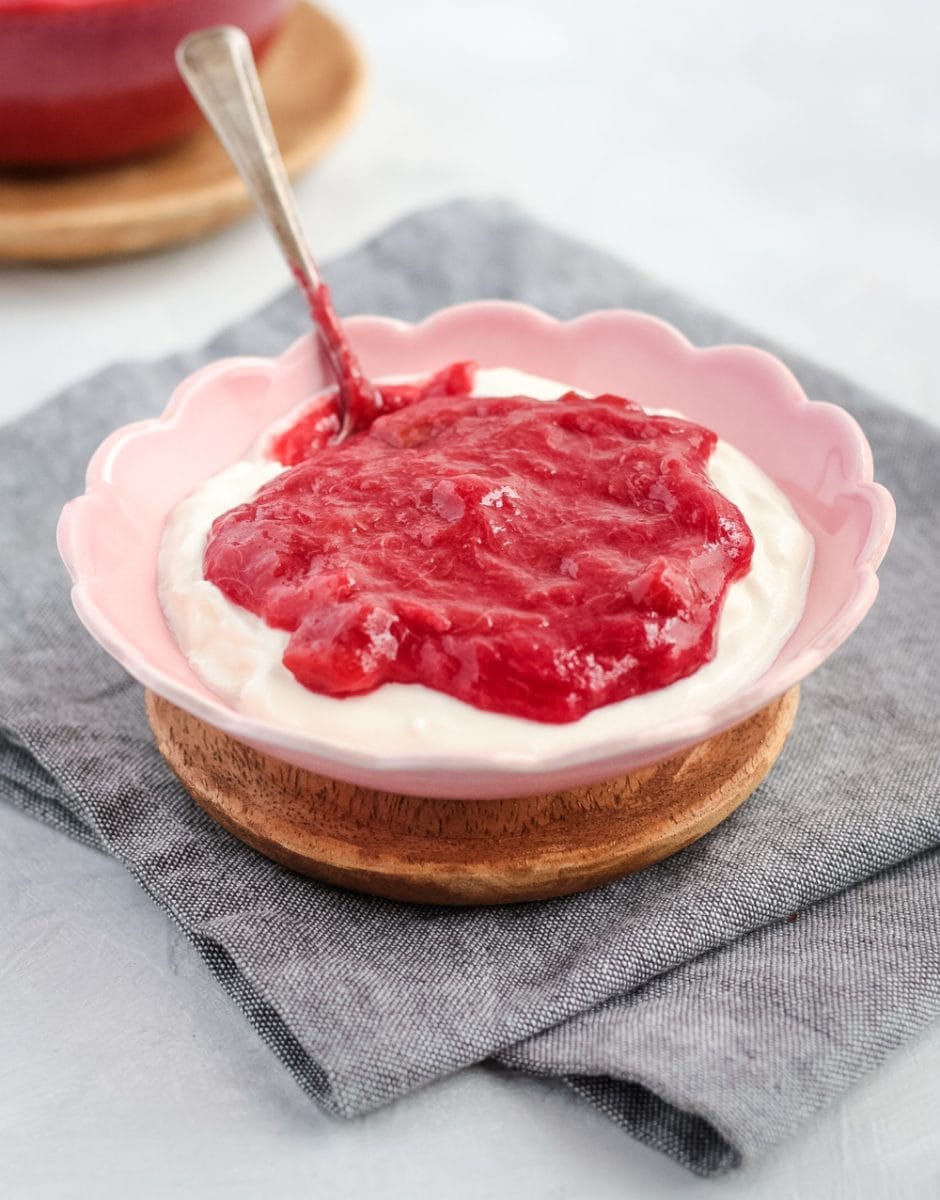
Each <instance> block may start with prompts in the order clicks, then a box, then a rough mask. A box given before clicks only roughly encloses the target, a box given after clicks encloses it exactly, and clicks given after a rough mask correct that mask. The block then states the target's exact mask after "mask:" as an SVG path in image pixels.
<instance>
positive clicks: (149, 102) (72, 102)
mask: <svg viewBox="0 0 940 1200" xmlns="http://www.w3.org/2000/svg"><path fill="white" fill-rule="evenodd" d="M291 2H292V0H0V163H2V164H5V165H13V166H65V165H69V164H75V165H77V164H84V163H95V162H102V161H105V160H107V159H114V158H120V157H122V156H124V155H127V154H134V153H136V152H138V151H141V150H148V149H150V148H151V147H154V146H158V145H160V144H161V143H162V142H167V141H170V140H172V139H173V138H176V137H179V136H180V135H181V134H184V133H187V132H189V131H190V130H192V129H195V128H196V127H197V126H198V124H199V122H200V121H201V120H202V118H201V116H200V114H199V111H198V109H197V108H196V106H195V104H194V103H193V102H192V100H191V99H190V96H189V93H188V92H187V90H186V87H185V85H184V84H183V82H182V80H181V79H180V77H179V75H178V73H177V70H176V64H175V62H174V58H173V51H174V49H175V47H176V44H177V42H178V41H179V40H180V38H182V37H184V36H185V35H186V34H187V33H190V32H191V31H192V30H194V29H200V28H203V27H205V26H209V25H239V26H241V28H242V29H244V30H245V32H246V33H247V34H248V36H249V38H250V39H251V43H252V46H253V48H254V51H255V54H256V55H261V54H263V52H264V50H265V48H266V47H267V45H268V43H269V42H270V41H271V39H272V38H273V36H274V34H275V33H276V31H277V29H278V27H279V25H280V23H281V21H282V19H283V17H284V16H285V14H286V12H287V10H288V8H289V7H290V6H291Z"/></svg>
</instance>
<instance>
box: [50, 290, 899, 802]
mask: <svg viewBox="0 0 940 1200" xmlns="http://www.w3.org/2000/svg"><path fill="white" fill-rule="evenodd" d="M480 317H483V318H487V319H489V318H493V319H496V320H499V321H502V320H503V319H504V318H507V317H516V318H520V317H522V318H525V320H526V321H528V322H531V323H532V324H533V326H538V327H540V328H541V329H542V330H543V331H544V330H546V329H550V330H553V331H555V332H556V333H557V332H558V331H559V330H561V329H567V330H569V331H570V332H571V333H572V334H574V333H575V332H578V331H583V330H584V329H585V328H587V327H589V326H596V327H601V326H604V325H614V326H617V325H620V324H621V323H622V322H629V323H630V324H631V325H634V326H636V327H645V328H646V330H647V331H648V332H651V333H654V334H655V335H657V336H658V337H660V338H661V339H662V340H663V343H664V345H665V346H666V347H667V348H668V350H669V352H670V353H676V354H682V355H693V356H695V357H696V358H698V359H699V360H700V361H706V360H707V361H711V362H716V361H718V360H720V359H728V360H733V359H740V358H741V357H742V356H745V357H747V358H749V359H751V360H753V361H755V362H757V363H759V365H760V367H761V370H762V371H764V372H766V373H767V374H768V377H773V378H774V379H775V381H776V383H777V384H778V385H783V390H785V392H786V394H787V395H788V396H789V398H790V406H791V407H792V408H793V410H794V411H797V410H799V409H803V408H804V407H806V406H809V407H810V408H811V409H813V410H815V411H817V412H820V411H827V412H829V413H831V414H832V415H833V417H834V418H835V419H836V420H837V421H838V424H839V426H840V427H841V430H842V432H843V433H844V434H846V435H848V436H849V438H850V439H851V442H852V445H853V448H854V450H855V451H856V454H857V459H856V462H857V467H858V471H857V476H856V477H855V478H854V479H853V480H852V485H853V489H854V490H855V491H856V492H857V493H858V494H859V495H862V496H864V497H865V499H866V501H867V503H868V505H869V508H870V511H871V518H872V519H871V524H870V527H869V534H868V537H867V539H866V541H865V543H864V545H862V546H861V548H860V549H859V552H858V554H857V556H856V559H855V563H854V568H855V573H856V590H855V593H854V596H853V599H852V602H851V603H850V604H847V605H845V606H844V607H843V608H842V609H841V611H840V612H839V613H838V614H837V616H836V617H835V618H834V619H833V620H832V621H831V622H830V623H829V624H828V625H827V627H826V629H825V630H824V631H823V633H822V634H821V635H820V636H819V637H817V638H816V639H815V640H814V641H812V642H810V643H809V644H808V645H807V646H806V647H804V648H803V650H802V651H801V652H800V653H799V654H798V655H797V656H796V657H795V658H794V659H793V660H792V661H791V662H790V663H789V665H787V666H786V667H779V666H778V664H777V663H776V662H775V663H774V664H773V665H772V666H771V667H770V668H769V669H768V670H767V671H765V672H764V674H763V675H761V676H760V677H759V678H758V679H757V680H756V681H755V682H754V683H753V684H751V685H750V686H749V687H747V688H745V689H744V690H742V691H741V692H738V693H735V694H734V695H733V696H731V697H729V698H728V699H726V700H725V701H723V702H722V703H720V704H717V705H714V706H712V707H710V708H708V709H706V710H704V711H701V712H698V713H695V714H691V715H687V716H684V717H680V718H677V719H675V720H674V721H670V722H668V723H666V724H664V726H663V727H662V729H663V731H664V732H663V733H661V734H660V736H658V737H656V738H655V739H652V740H650V739H645V738H642V737H637V735H635V734H630V733H626V734H624V735H623V736H622V737H618V738H617V739H615V740H611V739H608V740H606V741H605V742H603V743H597V744H593V745H591V746H589V747H587V748H585V749H578V750H572V751H568V752H562V753H556V754H552V753H545V754H527V753H525V754H524V753H520V754H515V753H514V754H511V755H510V754H506V753H497V754H493V755H491V756H489V757H480V756H475V755H474V756H465V755H452V754H440V755H435V754H432V753H424V752H423V753H420V754H398V755H386V754H377V753H375V752H373V751H370V750H369V749H368V748H362V749H361V750H360V749H358V748H357V749H356V750H355V751H350V750H348V749H347V748H345V747H340V746H337V745H336V744H335V743H330V742H327V741H319V740H318V739H317V738H315V737H311V736H309V735H303V734H298V733H295V732H292V731H289V730H285V729H283V728H282V727H280V726H278V725H277V724H276V723H273V722H269V721H265V720H262V719H260V718H256V717H252V716H249V715H247V714H244V713H241V712H238V711H237V710H236V709H234V708H231V707H230V706H229V705H228V704H227V703H226V702H225V701H224V700H223V699H222V698H221V697H213V698H212V699H211V700H209V699H206V698H204V697H202V696H200V695H198V694H196V693H194V692H192V691H191V690H190V689H189V688H187V687H185V686H184V685H182V684H180V683H178V682H177V681H175V680H173V679H172V678H170V677H169V676H167V675H166V674H165V673H164V672H163V671H162V670H161V669H160V668H158V667H155V666H154V665H153V664H151V663H150V662H149V661H148V659H147V657H146V656H145V655H144V654H142V653H141V651H140V650H139V649H138V648H137V647H136V646H135V645H134V644H133V643H132V642H131V641H130V640H129V639H127V638H125V637H124V635H123V634H121V633H120V632H119V631H118V630H117V629H116V628H115V627H114V625H113V624H112V622H111V621H110V620H109V619H108V618H107V617H106V616H105V615H104V614H103V613H102V612H101V610H100V609H99V608H98V606H97V605H96V604H95V603H94V601H93V600H91V599H90V597H89V594H88V585H87V581H88V579H89V578H90V576H91V575H92V574H93V573H94V564H93V563H92V562H91V561H90V559H89V557H88V556H87V555H86V553H85V551H84V547H83V543H82V539H81V537H80V536H78V534H77V530H78V527H79V524H80V522H81V519H82V514H83V511H84V508H85V506H86V505H87V504H88V502H89V501H91V500H92V499H93V498H94V497H95V496H100V495H102V494H107V493H108V492H110V491H112V490H113V489H112V488H111V485H110V483H109V480H108V477H109V475H110V471H111V464H112V463H113V462H114V461H115V459H116V456H118V455H119V454H120V452H121V450H122V448H123V446H124V445H126V444H127V442H128V441H129V440H131V439H137V438H140V437H146V436H147V435H148V434H149V433H152V432H156V431H158V430H164V429H167V428H178V427H180V426H181V425H182V423H183V420H184V418H185V414H186V411H187V409H188V407H189V405H190V403H191V402H192V400H193V397H194V396H197V395H198V394H199V392H200V391H201V390H202V388H203V387H204V386H205V384H206V383H207V382H209V381H211V380H212V379H213V378H214V377H215V376H217V375H219V374H225V373H227V372H229V371H232V370H243V369H246V368H247V369H256V370H259V371H264V372H273V370H274V369H275V368H276V367H278V366H283V365H284V364H285V363H287V362H289V361H290V360H291V359H292V358H293V357H294V356H297V355H298V354H300V353H302V352H303V351H304V350H305V349H306V347H307V345H308V343H309V342H310V340H311V339H312V338H313V337H314V336H315V335H314V334H312V333H305V334H303V335H301V336H300V337H299V338H297V339H295V341H294V342H292V343H291V344H290V345H289V346H288V347H287V349H286V350H284V351H283V352H282V353H281V354H280V355H276V356H273V357H261V356H235V357H229V358H224V359H219V360H216V361H214V362H211V363H208V364H206V365H205V366H203V367H200V368H198V369H197V370H196V371H194V372H193V373H192V374H190V375H189V376H187V377H186V378H185V379H184V380H182V381H181V382H180V384H178V385H177V387H176V388H175V389H174V391H173V393H172V395H171V397H170V400H169V402H168V404H167V406H166V408H165V409H164V411H163V412H162V414H161V415H160V416H158V417H153V418H148V419H145V420H141V421H136V422H132V423H130V424H128V425H124V426H121V427H120V428H119V429H116V430H115V431H114V432H113V433H112V434H110V435H109V436H108V437H107V438H105V440H104V441H103V442H102V443H101V444H100V446H99V447H98V449H97V450H96V451H95V452H94V454H93V455H92V457H91V459H90V461H89V464H88V468H87V471H86V490H85V493H84V494H83V495H81V496H78V497H76V498H75V499H73V500H71V501H69V502H68V503H67V504H66V505H65V507H64V508H63V510H62V513H61V516H60V519H59V524H58V528H57V534H56V536H57V543H58V548H59V553H60V555H61V557H62V559H63V561H64V563H65V565H66V567H67V568H68V571H69V574H70V576H71V579H72V583H73V587H72V602H73V605H74V608H75V611H76V613H77V614H78V616H79V618H80V619H81V621H82V623H83V624H84V625H85V627H86V628H87V629H88V631H89V632H90V633H91V634H92V635H93V636H94V637H95V639H96V640H97V641H98V642H99V643H100V644H101V645H102V646H103V648H104V649H105V650H107V651H108V653H110V654H111V655H112V657H114V658H115V659H116V660H117V661H118V662H119V663H121V665H122V666H124V667H125V669H126V670H127V671H128V672H129V673H130V674H131V675H132V676H134V678H136V679H137V680H138V681H139V682H140V683H142V684H144V685H145V686H146V687H148V688H150V689H151V690H152V691H154V692H156V693H158V694H159V695H161V696H163V697H165V698H166V699H168V700H170V701H171V702H172V703H174V704H176V705H177V706H178V707H180V708H183V709H185V710H187V711H188V712H190V713H192V714H193V715H195V716H197V717H199V718H201V719H202V720H204V721H206V722H207V723H208V724H210V725H212V726H214V727H215V728H217V729H220V730H222V731H223V732H225V733H227V734H229V735H231V736H232V737H235V738H237V739H239V740H241V741H245V742H248V743H250V744H255V745H258V744H263V745H265V746H269V747H276V746H279V747H281V748H283V749H284V750H286V751H291V752H294V753H299V754H311V755H314V754H316V755H320V756H321V757H327V758H329V759H331V760H332V761H333V762H335V763H336V765H337V766H338V767H343V766H348V767H351V768H355V769H356V770H365V771H367V772H371V773H377V772H381V773H383V774H388V775H389V777H390V785H389V786H390V787H391V786H392V785H393V784H394V776H395V775H396V774H399V773H408V772H413V771H425V772H427V771H433V772H441V773H448V774H450V773H455V774H456V773H463V772H468V771H469V772H480V771H483V772H486V771H488V770H493V771H496V772H498V773H499V774H501V775H506V776H513V777H515V778H517V779H519V781H520V783H524V781H525V780H526V779H528V778H531V777H533V776H541V775H545V776H548V775H551V774H552V773H553V772H559V771H564V770H566V769H569V768H573V767H578V766H581V767H583V766H587V765H589V764H590V763H593V762H598V763H601V762H604V761H607V760H610V759H613V758H617V759H622V758H626V757H627V756H631V755H632V756H633V757H636V756H640V757H639V758H637V762H636V765H637V766H639V765H640V764H641V761H642V762H646V763H651V762H655V761H657V760H659V759H661V758H662V757H664V756H666V755H668V754H669V753H672V752H673V751H674V750H675V749H676V748H679V747H681V746H689V745H692V744H695V743H697V742H701V741H704V740H705V739H707V738H709V737H711V736H714V735H715V734H717V733H720V732H721V731H722V730H724V729H727V728H729V727H730V726H732V725H734V724H737V723H738V722H740V721H742V720H744V719H746V718H747V717H748V716H750V715H752V714H753V713H755V712H756V711H758V710H759V709H760V708H763V707H764V706H765V705H767V704H769V703H770V702H771V701H773V700H774V699H776V698H777V697H779V696H781V695H782V694H783V693H784V692H786V691H788V690H789V689H790V688H791V687H793V686H795V685H796V684H797V683H799V682H800V681H801V680H802V679H804V678H805V677H806V676H807V675H808V674H810V673H811V672H812V671H813V670H815V669H816V668H817V667H818V666H819V665H820V664H821V663H822V662H824V661H825V659H827V658H828V657H829V656H830V655H831V654H832V653H833V652H834V651H835V650H836V649H837V648H838V647H839V646H840V645H842V643H843V642H844V641H845V640H846V639H847V638H848V637H849V635H850V634H851V633H852V632H853V631H854V630H855V628H857V626H858V625H859V623H860V622H861V620H862V619H863V617H864V616H865V615H866V613H867V612H868V610H869V609H870V608H871V606H872V604H873V602H874V600H875V597H876V595H877V592H878V576H877V568H878V566H879V565H880V563H881V561H882V559H883V558H884V555H885V552H886V551H887V548H888V545H889V543H890V540H891V536H892V534H893V532H894V525H895V505H894V500H893V498H892V496H891V494H890V492H889V491H888V490H887V488H885V487H884V486H883V485H882V484H879V483H876V482H875V481H874V468H873V459H872V453H871V449H870V447H869V445H868V442H867V440H866V438H865V435H864V433H863V432H862V429H861V427H860V426H859V425H858V423H857V422H856V421H855V419H854V418H853V417H852V416H851V415H850V414H849V413H847V412H846V411H845V410H844V409H842V408H841V407H839V406H838V405H835V404H831V403H829V402H827V401H815V400H810V399H809V398H808V397H807V396H806V395H805V393H804V392H803V390H802V388H801V387H800V385H799V383H798V381H797V380H796V378H795V376H794V375H793V374H792V372H791V371H790V370H789V369H788V368H787V367H786V366H785V365H784V364H783V363H782V362H780V360H779V359H777V358H776V357H774V356H773V355H772V354H770V353H769V352H768V351H765V350H761V349H758V348H756V347H753V346H748V345H743V344H734V343H725V344H722V345H717V346H707V347H697V346H695V345H694V344H693V343H692V342H690V341H689V340H688V339H687V338H686V337H685V335H684V334H682V333H681V332H680V331H679V330H678V329H676V328H675V326H673V325H671V324H670V323H669V322H667V321H664V320H663V319H662V318H659V317H656V316H653V315H651V314H649V313H645V312H641V311H638V310H634V309H598V310H592V311H590V312H587V313H584V314H582V315H580V316H578V317H575V318H573V319H571V320H567V321H565V320H559V319H557V318H555V317H551V316H549V315H548V314H546V313H544V312H542V311H540V310H538V309H535V308H533V307H531V306H529V305H525V304H520V303H517V302H514V301H505V300H476V301H471V302H468V303H463V304H457V305H452V306H449V307H446V308H443V309H439V310H437V311H436V312H433V313H431V314H430V315H429V316H427V317H426V318H424V319H423V320H421V321H418V322H408V321H403V320H399V319H397V318H390V317H383V316H378V315H358V316H353V317H348V318H344V320H343V325H344V327H345V328H346V329H347V330H348V331H349V333H350V335H351V336H352V338H353V339H354V340H355V339H356V337H357V336H361V335H362V334H364V333H367V332H369V331H370V330H381V331H388V330H394V331H397V332H399V333H402V334H408V335H411V336H415V335H417V334H419V333H420V334H422V335H425V336H427V335H429V333H431V332H434V333H441V332H443V331H445V330H446V329H447V328H448V327H450V326H451V325H452V324H453V323H457V324H462V323H463V322H464V321H466V320H467V319H479V318H480ZM313 394H314V393H311V395H313ZM791 415H792V414H791ZM259 432H260V429H259ZM846 490H847V489H846ZM180 655H181V656H182V651H180Z"/></svg>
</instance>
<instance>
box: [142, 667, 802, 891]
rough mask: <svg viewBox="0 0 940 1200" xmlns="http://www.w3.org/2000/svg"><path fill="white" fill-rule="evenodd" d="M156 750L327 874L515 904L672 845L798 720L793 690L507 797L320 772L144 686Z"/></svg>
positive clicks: (204, 790)
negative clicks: (401, 788) (567, 784)
mask: <svg viewBox="0 0 940 1200" xmlns="http://www.w3.org/2000/svg"><path fill="white" fill-rule="evenodd" d="M146 699H147V716H148V718H149V720H150V726H151V728H152V729H153V732H154V736H155V737H156V741H157V746H158V748H159V750H160V752H161V754H162V755H163V757H164V758H165V759H166V760H167V762H168V763H169V765H170V767H171V768H172V769H173V771H174V772H175V774H176V775H177V776H178V778H179V779H180V781H181V782H182V784H183V786H184V787H185V788H186V790H187V791H188V792H189V794H190V795H191V796H192V797H193V798H194V799H195V800H196V801H197V802H198V803H199V804H200V805H201V806H202V807H203V808H204V809H205V810H206V812H207V813H208V814H209V815H210V816H211V817H213V818H214V819H215V820H216V821H218V822H219V824H220V825H222V826H224V827H225V828H226V829H227V830H228V831H229V832H230V833H233V834H234V835H235V836H236V837H238V838H241V840H242V841H244V842H247V843H248V845H249V846H252V847H254V849H255V850H259V851H260V852H261V853H262V854H266V855H267V856H268V857H269V858H272V859H274V861H275V862H279V863H281V864H283V865H284V866H285V867H290V868H292V869H293V870H295V871H300V872H302V873H303V874H305V875H312V876H313V878H314V879H321V880H323V881H324V882H326V883H332V884H336V885H338V886H340V887H345V888H351V889H352V890H354V891H359V892H367V893H371V894H372V895H376V896H387V897H389V898H390V899H393V900H410V901H417V902H419V903H424V904H509V903H514V902H517V901H520V900H543V899H547V898H548V897H551V896H564V895H567V894H569V893H571V892H579V891H583V890H584V889H586V888H593V887H598V886H599V885H600V884H602V883H607V882H609V881H610V880H612V879H617V878H618V877H619V876H621V875H626V874H628V873H629V872H631V871H639V870H641V869H642V868H643V867H648V866H649V865H650V864H651V863H655V862H659V861H660V859H663V858H666V857H668V856H669V855H670V854H675V853H676V852H677V851H678V850H681V849H683V847H685V846H688V845H689V844H690V843H691V842H694V841H695V840H696V839H697V838H700V837H702V836H703V834H705V833H707V832H708V831H709V830H710V829H713V828H714V827H715V826H716V825H717V824H718V823H719V822H720V821H723V820H724V819H725V817H727V816H728V815H729V814H730V813H732V812H733V811H734V810H735V809H736V808H737V807H738V805H740V804H742V803H743V802H744V801H745V800H746V799H747V797H748V796H749V795H750V794H751V792H752V791H753V790H754V788H756V787H757V785H758V784H759V783H760V781H761V780H762V779H763V778H764V776H765V775H766V774H767V772H768V771H769V770H770V768H771V767H772V766H773V764H774V762H775V761H776V759H777V756H778V755H779V753H780V751H781V750H782V749H783V744H784V742H785V741H786V739H787V735H788V734H789V732H790V729H791V727H792V725H793V720H794V718H795V716H796V709H797V704H798V702H799V688H798V687H794V688H792V689H791V690H790V691H789V692H787V693H786V694H785V695H783V696H781V697H779V699H777V700H774V701H773V703H772V704H769V705H767V707H766V708H763V709H761V710H760V712H757V713H755V714H754V715H753V716H752V717H748V718H747V719H746V720H745V721H742V722H741V724H740V725H735V726H733V727H732V728H731V729H727V730H725V732H724V733H720V734H717V735H716V736H715V737H713V738H710V739H709V740H708V741H706V742H702V743H700V744H699V745H697V746H693V747H692V748H691V749H689V750H684V751H682V752H681V753H680V754H677V755H675V756H674V757H673V758H669V759H666V760H665V761H664V762H660V763H656V764H654V765H653V766H650V767H646V768H644V769H643V770H640V771H635V772H633V773H632V774H630V775H627V776H624V777H623V778H622V779H613V780H610V781H608V782H605V783H598V784H593V785H590V786H586V787H579V788H572V789H570V790H568V791H562V792H552V793H550V794H545V795H535V796H520V797H517V798H514V799H510V800H441V799H434V798H433V797H415V796H402V795H398V794H394V793H390V792H379V791H375V790H373V789H371V788H363V787H358V786H356V785H355V784H351V783H344V782H342V781H341V780H338V779H328V778H326V777H324V776H322V775H314V774H313V773H312V772H310V771H304V770H301V769H300V768H299V767H293V766H290V765H288V764H287V763H285V762H281V761H280V760H278V759H275V758H271V757H269V756H268V755H265V754H261V753H259V752H258V751H257V750H253V749H252V748H251V747H249V746H246V745H244V744H243V743H241V742H238V741H236V740H235V739H234V738H230V737H228V736H227V735H226V734H224V733H221V732H220V731H219V730H218V729H214V728H213V727H212V726H211V725H207V724H206V723H205V722H204V721H201V720H199V718H197V717H194V716H193V715H192V714H191V713H188V712H184V711H183V709H181V708H177V707H176V706H175V705H173V704H171V703H170V701H168V700H164V699H163V698H162V697H160V696H157V695H155V694H154V693H153V692H147V697H146Z"/></svg>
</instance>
